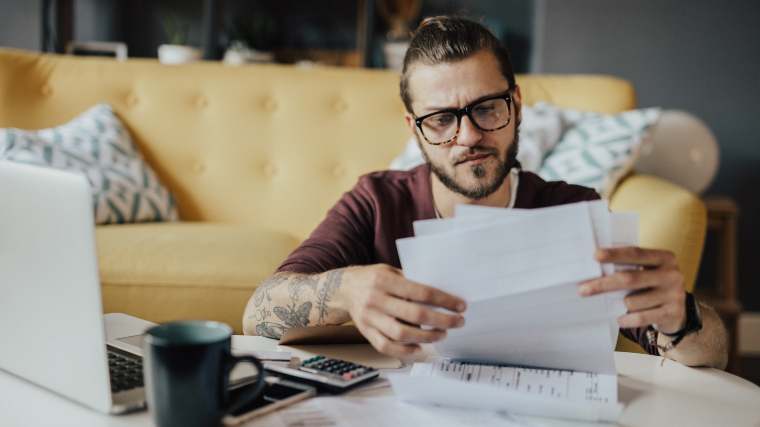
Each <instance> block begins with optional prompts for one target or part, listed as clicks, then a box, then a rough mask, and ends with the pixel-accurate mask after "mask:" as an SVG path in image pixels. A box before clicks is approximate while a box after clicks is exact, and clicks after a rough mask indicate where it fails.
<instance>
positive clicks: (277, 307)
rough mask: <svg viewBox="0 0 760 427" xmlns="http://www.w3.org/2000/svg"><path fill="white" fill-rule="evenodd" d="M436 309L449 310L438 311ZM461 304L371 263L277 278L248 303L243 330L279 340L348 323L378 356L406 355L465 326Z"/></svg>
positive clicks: (266, 283) (432, 289)
mask: <svg viewBox="0 0 760 427" xmlns="http://www.w3.org/2000/svg"><path fill="white" fill-rule="evenodd" d="M436 307H442V308H446V309H448V310H450V311H449V312H441V311H438V310H436ZM464 310H465V302H464V301H463V300H462V299H460V298H458V297H456V296H454V295H451V294H448V293H446V292H443V291H441V290H439V289H435V288H433V287H430V286H426V285H422V284H419V283H415V282H412V281H410V280H407V279H406V278H405V277H404V276H403V274H401V270H399V269H397V268H393V267H391V266H389V265H384V264H375V265H367V266H360V267H346V268H340V269H336V270H330V271H327V272H324V273H320V274H311V275H310V274H299V273H285V272H283V273H276V274H275V275H273V276H272V277H270V278H269V279H267V280H266V281H264V282H263V283H262V284H261V285H259V287H258V288H257V289H256V292H254V294H253V296H252V297H251V299H250V300H249V301H248V306H247V307H246V309H245V314H244V316H243V330H244V332H245V333H246V334H248V335H262V336H265V337H269V338H277V339H279V338H280V337H282V334H283V333H285V330H287V329H288V328H291V327H304V326H319V325H337V324H341V323H345V322H346V321H348V320H353V321H354V323H355V324H356V327H357V328H358V329H359V331H360V332H361V333H362V334H363V335H364V336H365V337H366V338H367V340H369V342H370V343H371V344H372V345H373V346H374V347H375V348H376V349H377V350H378V351H380V352H382V353H386V354H389V355H392V356H399V357H401V356H409V355H412V354H414V353H416V352H418V351H419V350H421V347H420V345H419V344H420V343H429V342H435V341H439V340H441V339H443V338H444V337H445V336H446V330H447V329H449V328H457V327H460V326H462V325H463V324H464V318H463V317H462V315H461V314H459V313H461V312H463V311H464Z"/></svg>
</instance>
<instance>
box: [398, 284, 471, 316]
mask: <svg viewBox="0 0 760 427" xmlns="http://www.w3.org/2000/svg"><path fill="white" fill-rule="evenodd" d="M404 281H405V283H401V284H398V283H394V285H393V286H387V287H386V288H385V291H386V292H388V293H389V294H391V295H395V296H397V297H401V298H406V299H409V300H412V301H417V302H421V303H424V304H430V305H433V306H436V307H443V308H447V309H449V310H451V311H458V312H460V313H461V312H463V311H464V310H465V309H466V308H467V304H466V303H465V301H464V300H463V299H462V298H459V297H458V296H456V295H452V294H450V293H448V292H445V291H442V290H440V289H436V288H434V287H431V286H427V285H423V284H420V283H415V282H412V281H408V280H406V279H404Z"/></svg>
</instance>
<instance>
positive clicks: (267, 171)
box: [262, 163, 277, 178]
mask: <svg viewBox="0 0 760 427" xmlns="http://www.w3.org/2000/svg"><path fill="white" fill-rule="evenodd" d="M262 171H263V172H264V176H266V177H267V178H272V177H273V176H275V175H277V168H276V167H275V166H274V165H273V164H272V163H265V164H264V167H263V168H262Z"/></svg>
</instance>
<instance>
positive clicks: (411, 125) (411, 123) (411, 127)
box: [404, 113, 417, 135]
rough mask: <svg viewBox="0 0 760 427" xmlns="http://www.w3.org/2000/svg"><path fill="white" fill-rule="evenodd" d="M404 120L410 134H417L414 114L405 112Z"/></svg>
mask: <svg viewBox="0 0 760 427" xmlns="http://www.w3.org/2000/svg"><path fill="white" fill-rule="evenodd" d="M404 120H405V121H406V126H407V127H408V128H409V132H411V133H412V135H417V124H416V123H415V122H414V116H412V115H411V114H409V113H406V114H404Z"/></svg>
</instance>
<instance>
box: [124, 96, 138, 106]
mask: <svg viewBox="0 0 760 427" xmlns="http://www.w3.org/2000/svg"><path fill="white" fill-rule="evenodd" d="M125 101H126V103H127V107H130V108H132V107H135V106H136V105H137V102H138V100H137V95H135V94H134V93H130V94H129V95H127V98H126V99H125Z"/></svg>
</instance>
